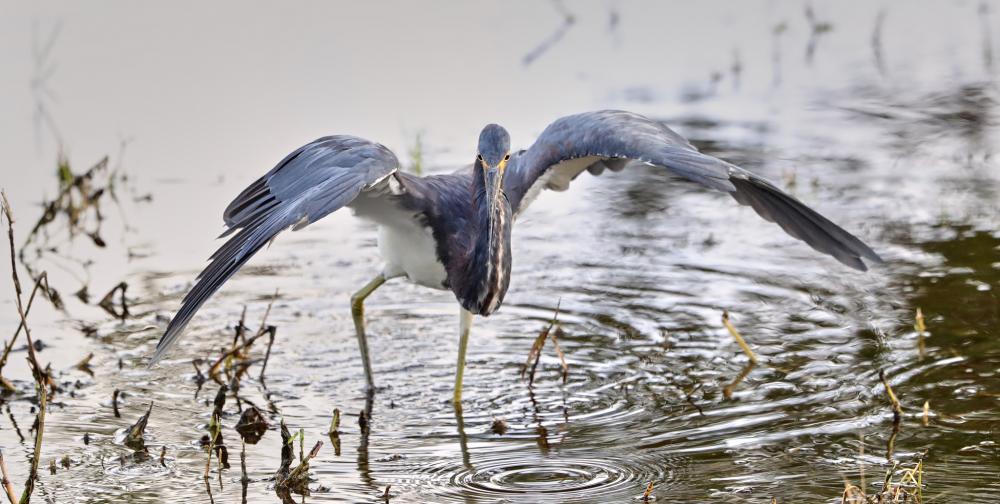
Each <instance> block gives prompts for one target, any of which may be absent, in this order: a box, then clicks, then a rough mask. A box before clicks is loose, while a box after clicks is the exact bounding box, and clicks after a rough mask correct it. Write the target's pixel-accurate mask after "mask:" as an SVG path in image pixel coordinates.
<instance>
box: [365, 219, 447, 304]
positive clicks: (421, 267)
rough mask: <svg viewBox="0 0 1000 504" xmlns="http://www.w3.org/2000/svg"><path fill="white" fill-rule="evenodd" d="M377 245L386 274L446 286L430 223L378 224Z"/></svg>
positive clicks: (443, 287)
mask: <svg viewBox="0 0 1000 504" xmlns="http://www.w3.org/2000/svg"><path fill="white" fill-rule="evenodd" d="M378 248H379V253H380V254H381V255H382V259H383V260H384V261H385V268H384V271H383V274H385V275H386V276H387V277H393V276H406V277H407V278H408V279H409V280H410V281H411V282H413V283H415V284H418V285H423V286H425V287H430V288H432V289H440V290H445V289H447V280H448V273H447V272H446V271H445V268H444V265H443V264H441V261H439V260H438V257H437V246H436V242H435V241H434V236H433V235H432V233H431V230H430V228H429V227H426V226H423V225H421V224H420V223H419V222H417V221H416V220H414V221H412V224H404V225H394V226H385V225H383V226H379V229H378Z"/></svg>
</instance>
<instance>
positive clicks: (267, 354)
mask: <svg viewBox="0 0 1000 504" xmlns="http://www.w3.org/2000/svg"><path fill="white" fill-rule="evenodd" d="M276 332H277V328H276V327H274V326H267V335H268V336H267V352H265V353H264V362H263V363H262V364H261V365H260V376H259V377H258V378H257V379H258V380H260V381H264V371H266V370H267V361H268V359H270V358H271V345H274V334H275V333H276Z"/></svg>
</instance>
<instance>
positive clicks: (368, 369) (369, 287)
mask: <svg viewBox="0 0 1000 504" xmlns="http://www.w3.org/2000/svg"><path fill="white" fill-rule="evenodd" d="M384 283H385V275H383V274H381V273H379V274H378V275H377V276H376V277H375V278H373V279H372V280H371V281H370V282H368V283H367V284H366V285H365V286H364V287H362V288H361V290H359V291H358V292H355V293H354V295H353V296H351V316H353V317H354V329H355V330H356V331H357V333H358V347H359V348H360V349H361V362H362V363H363V364H364V366H365V381H366V383H367V385H368V392H369V393H372V392H375V380H374V379H373V378H372V361H371V358H370V357H369V356H368V339H367V338H366V337H365V299H366V298H367V297H368V296H370V295H371V293H372V292H375V289H378V288H379V286H381V285H382V284H384Z"/></svg>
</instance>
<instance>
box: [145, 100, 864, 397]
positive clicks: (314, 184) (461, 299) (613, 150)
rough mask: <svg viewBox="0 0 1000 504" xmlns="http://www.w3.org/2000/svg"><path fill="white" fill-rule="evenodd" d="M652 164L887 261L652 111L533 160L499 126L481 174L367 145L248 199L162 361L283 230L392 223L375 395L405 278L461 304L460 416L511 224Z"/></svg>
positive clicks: (364, 355) (825, 248) (290, 172)
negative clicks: (341, 216)
mask: <svg viewBox="0 0 1000 504" xmlns="http://www.w3.org/2000/svg"><path fill="white" fill-rule="evenodd" d="M632 162H641V163H646V164H648V165H653V166H657V167H661V168H664V169H666V170H667V171H668V172H670V173H672V174H675V175H679V176H680V177H683V178H686V179H688V180H690V181H693V182H697V183H699V184H701V185H704V186H707V187H709V188H712V189H716V190H719V191H723V192H727V193H729V194H730V195H731V196H732V197H733V198H735V199H736V201H738V202H739V203H741V204H744V205H750V206H751V207H753V209H754V210H756V212H757V213H758V214H760V216H761V217H763V218H765V219H767V220H769V221H772V222H775V223H777V224H778V225H779V226H781V228H782V229H784V230H785V232H787V233H788V234H790V235H791V236H793V237H795V238H798V239H799V240H802V241H804V242H806V243H807V244H808V245H810V246H811V247H812V248H814V249H816V250H817V251H819V252H823V253H825V254H829V255H831V256H833V257H834V258H835V259H837V260H838V261H840V262H842V263H844V264H846V265H847V266H850V267H852V268H855V269H858V270H865V269H866V266H865V263H864V262H863V261H862V259H868V260H871V261H874V262H881V259H880V258H879V256H878V255H877V254H876V253H875V252H874V251H872V249H871V248H869V247H868V246H867V245H865V244H864V243H862V242H861V240H859V239H858V238H856V237H855V236H853V235H851V234H850V233H848V232H847V231H844V230H843V229H841V228H840V227H838V226H837V225H836V224H834V223H832V222H830V221H829V220H827V219H826V218H825V217H823V216H822V215H820V214H818V213H816V212H815V211H813V210H812V209H810V208H809V207H807V206H805V205H804V204H803V203H802V202H800V201H799V200H797V199H795V198H794V197H792V196H790V195H788V194H786V193H785V192H783V191H782V190H781V189H778V188H777V187H776V186H774V185H773V184H771V183H770V182H768V181H766V180H764V179H763V178H761V177H759V176H757V175H754V174H753V173H751V172H749V171H747V170H744V169H742V168H739V167H737V166H735V165H733V164H730V163H728V162H726V161H723V160H721V159H717V158H714V157H712V156H708V155H706V154H702V153H700V152H698V150H697V149H696V148H695V147H693V146H692V145H691V144H690V143H688V141H687V140H686V139H684V137H682V136H681V135H679V134H677V133H675V132H674V131H672V130H671V129H670V128H668V127H666V126H664V125H663V124H661V123H659V122H656V121H653V120H650V119H647V118H645V117H643V116H640V115H638V114H633V113H629V112H623V111H616V110H603V111H597V112H587V113H583V114H577V115H572V116H567V117H563V118H561V119H559V120H557V121H555V122H554V123H552V124H551V125H549V126H548V127H547V128H545V130H544V131H543V132H542V134H541V135H540V136H539V137H538V139H537V140H536V141H535V143H534V144H533V145H532V146H531V147H530V148H528V149H527V150H521V151H517V152H514V153H511V151H510V135H509V134H508V133H507V131H506V130H505V129H504V128H502V127H500V126H498V125H496V124H490V125H487V126H486V127H484V128H483V130H482V132H481V133H480V135H479V146H478V153H477V155H476V159H475V162H474V163H473V164H472V166H470V167H467V168H464V169H461V170H459V171H457V172H455V173H450V174H447V175H430V176H427V177H418V176H415V175H410V174H407V173H403V172H401V171H399V160H398V159H397V158H396V156H395V155H394V154H393V153H392V151H390V150H389V149H387V148H386V147H384V146H382V145H380V144H377V143H374V142H370V141H368V140H364V139H361V138H357V137H353V136H342V135H338V136H329V137H323V138H320V139H318V140H316V141H314V142H312V143H309V144H306V145H304V146H302V147H300V148H299V149H297V150H296V151H294V152H292V153H291V154H289V155H288V156H287V157H285V159H283V160H281V162H280V163H278V165H277V166H275V167H274V168H273V169H271V171H269V172H267V174H265V175H264V176H263V177H261V178H259V179H257V181H255V182H254V183H253V184H251V185H250V186H249V187H247V188H246V189H245V190H243V192H242V193H240V194H239V196H237V197H236V199H235V200H233V202H232V203H230V204H229V206H228V207H227V208H226V210H225V213H224V214H223V218H224V220H225V223H226V226H227V227H228V228H229V229H228V231H226V232H225V233H223V235H222V236H223V237H224V236H228V235H230V234H232V233H235V234H234V235H233V236H232V237H231V238H230V239H229V240H228V241H227V242H226V243H225V244H224V245H222V247H221V248H219V250H218V251H216V252H215V254H213V255H212V257H211V259H210V261H211V262H210V263H209V265H208V267H206V268H205V270H204V271H202V272H201V274H200V275H199V276H198V281H197V283H196V284H195V285H194V287H193V288H192V289H191V291H190V292H188V294H187V296H185V298H184V302H183V305H182V306H181V309H180V311H178V312H177V314H176V315H175V316H174V318H173V319H172V320H171V321H170V324H169V325H168V326H167V330H166V332H165V333H164V334H163V337H162V338H161V339H160V342H159V344H158V345H157V347H156V353H155V354H154V355H153V358H152V361H151V364H152V363H155V362H156V361H157V360H158V359H159V358H161V357H162V356H163V355H164V353H166V352H167V350H168V349H169V348H170V347H171V346H172V345H173V344H174V343H176V342H177V338H178V337H179V336H180V335H181V332H182V331H183V330H184V326H186V325H187V323H188V322H189V321H190V320H191V318H192V317H193V316H194V314H195V312H197V311H198V308H200V307H201V305H202V304H203V303H204V302H205V301H206V300H207V299H208V298H209V297H210V296H211V295H212V294H213V293H214V292H215V291H216V290H218V289H219V287H220V286H222V284H223V283H224V282H225V281H226V280H227V279H229V277H231V276H232V275H233V274H234V273H236V271H237V270H238V269H240V267H241V266H243V264H244V263H246V262H247V260H248V259H250V257H251V256H253V255H254V253H256V252H257V251H258V250H260V249H261V247H263V246H264V245H265V244H267V243H268V242H269V241H271V239H272V238H274V237H275V235H277V234H278V233H279V232H281V231H283V230H285V229H287V228H289V227H291V228H292V229H300V228H302V227H305V226H307V225H309V224H311V223H313V222H316V221H317V220H319V219H321V218H322V217H324V216H325V215H327V214H330V213H332V212H334V211H336V210H339V209H341V208H343V207H349V208H351V209H352V210H354V212H355V215H357V216H358V217H361V218H364V219H368V220H370V221H374V222H375V223H376V224H377V225H378V249H379V253H380V254H381V256H382V259H383V260H384V261H385V266H384V267H383V269H382V271H381V272H380V273H379V274H377V275H375V277H374V278H373V279H372V280H371V281H370V282H368V284H367V285H365V286H364V287H362V288H361V290H359V291H358V292H357V293H355V294H354V295H353V296H352V297H351V312H352V315H353V317H354V326H355V329H356V331H357V337H358V345H359V347H360V349H361V359H362V362H363V364H364V370H365V379H366V381H367V387H368V390H369V391H373V390H374V380H373V378H372V369H371V358H370V356H369V353H368V342H367V339H366V337H365V319H364V302H365V298H367V297H368V296H369V295H371V293H372V292H374V291H375V289H377V288H379V286H381V285H382V284H383V283H385V282H386V281H387V280H390V279H393V278H398V277H403V278H406V279H407V280H408V281H410V282H413V283H416V284H419V285H423V286H426V287H430V288H433V289H442V290H451V291H452V292H453V293H454V294H455V298H456V299H457V300H458V303H459V305H460V315H459V321H460V322H459V343H458V369H457V370H456V373H455V396H454V404H455V405H456V406H460V404H461V394H462V372H463V370H464V368H465V352H466V347H467V343H468V339H469V331H470V329H471V327H472V319H473V317H474V316H475V315H481V316H483V317H486V316H489V315H490V314H492V313H493V312H495V311H497V309H499V308H500V305H501V304H502V303H503V299H504V294H506V292H507V286H508V285H509V283H510V271H511V270H510V265H511V255H510V240H511V226H512V225H513V224H514V222H515V221H516V220H517V217H518V216H519V215H520V214H521V213H522V212H524V210H525V209H526V208H527V207H528V205H529V204H530V203H531V202H532V201H533V200H534V199H535V198H536V197H537V196H538V194H539V193H540V192H541V191H542V190H543V189H552V190H556V191H562V190H565V189H566V188H567V187H568V186H569V183H570V182H571V181H572V180H573V179H575V178H576V176H577V175H579V174H580V173H582V172H583V171H584V170H586V171H589V172H590V173H592V174H594V175H599V174H601V173H602V172H603V171H604V170H605V169H609V170H611V171H614V172H617V171H621V170H623V169H624V168H625V167H626V166H627V165H628V164H629V163H632Z"/></svg>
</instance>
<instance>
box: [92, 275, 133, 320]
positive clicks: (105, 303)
mask: <svg viewBox="0 0 1000 504" xmlns="http://www.w3.org/2000/svg"><path fill="white" fill-rule="evenodd" d="M126 290H128V284H127V283H125V282H119V283H118V285H116V286H114V287H113V288H112V289H111V290H109V291H108V293H107V294H105V295H104V297H103V298H101V301H100V302H99V303H97V306H100V307H101V308H103V309H104V311H106V312H108V314H109V315H111V316H112V317H115V318H117V319H119V320H121V321H122V322H124V321H125V319H127V318H128V316H129V312H128V301H127V300H126V299H125V291H126ZM116 292H119V293H120V296H119V299H120V301H121V305H122V309H121V312H119V311H118V309H117V308H115V302H114V296H115V293H116Z"/></svg>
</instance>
